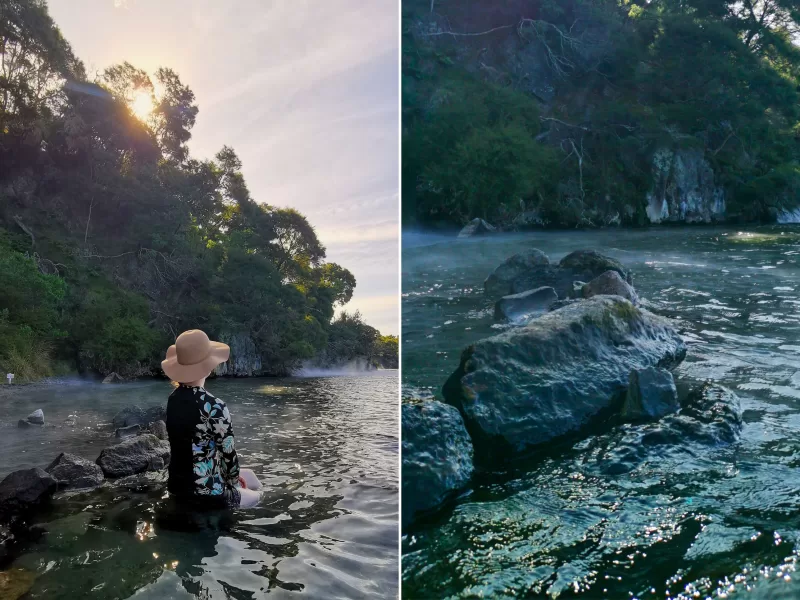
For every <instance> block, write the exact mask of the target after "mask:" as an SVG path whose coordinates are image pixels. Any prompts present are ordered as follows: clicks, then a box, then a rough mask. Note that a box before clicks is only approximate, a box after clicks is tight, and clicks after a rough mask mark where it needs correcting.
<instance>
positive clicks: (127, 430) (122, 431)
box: [114, 425, 142, 438]
mask: <svg viewBox="0 0 800 600" xmlns="http://www.w3.org/2000/svg"><path fill="white" fill-rule="evenodd" d="M141 431H142V427H141V425H128V426H127V427H119V428H118V429H117V430H116V431H115V432H114V437H116V438H126V437H131V436H132V435H139V433H140V432H141Z"/></svg>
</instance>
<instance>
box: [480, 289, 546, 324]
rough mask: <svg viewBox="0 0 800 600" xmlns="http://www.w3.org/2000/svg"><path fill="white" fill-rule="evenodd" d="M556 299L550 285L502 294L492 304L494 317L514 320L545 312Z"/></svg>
mask: <svg viewBox="0 0 800 600" xmlns="http://www.w3.org/2000/svg"><path fill="white" fill-rule="evenodd" d="M556 300H558V295H557V294H556V291H555V290H554V289H553V288H551V287H540V288H536V289H535V290H528V291H527V292H520V293H519V294H511V295H510V296H503V297H502V298H500V300H498V301H497V302H496V303H495V305H494V318H495V320H496V321H503V320H505V321H514V320H517V319H519V318H521V317H524V316H527V315H531V314H534V313H537V312H545V311H547V309H548V308H549V307H550V306H551V305H552V304H553V303H554V302H555V301H556Z"/></svg>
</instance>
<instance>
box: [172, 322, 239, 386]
mask: <svg viewBox="0 0 800 600" xmlns="http://www.w3.org/2000/svg"><path fill="white" fill-rule="evenodd" d="M230 355H231V349H230V347H229V346H228V345H227V344H223V343H222V342H212V341H211V340H209V339H208V336H207V335H206V334H205V332H203V331H200V330H199V329H190V330H189V331H184V332H183V333H182V334H180V335H179V336H178V339H177V340H175V344H173V345H172V346H170V347H169V348H168V349H167V358H165V359H164V360H163V361H161V368H162V369H164V373H166V374H167V377H169V378H170V379H172V380H173V381H177V382H178V383H191V382H193V381H198V380H199V379H203V378H204V377H208V375H209V374H210V373H211V371H213V370H214V369H215V368H216V366H217V365H219V364H221V363H224V362H225V361H226V360H228V357H229V356H230Z"/></svg>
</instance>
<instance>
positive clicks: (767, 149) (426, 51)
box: [402, 0, 800, 226]
mask: <svg viewBox="0 0 800 600" xmlns="http://www.w3.org/2000/svg"><path fill="white" fill-rule="evenodd" d="M403 7H404V18H403V198H402V201H403V220H404V223H405V224H406V225H411V224H434V223H439V222H447V223H451V224H459V225H460V224H463V223H464V222H465V221H466V220H468V219H471V218H474V217H476V216H480V217H483V218H486V219H488V220H490V221H493V222H497V223H499V224H503V225H509V224H510V223H511V221H513V219H514V218H515V217H517V216H519V215H520V214H521V213H525V212H526V211H527V212H529V213H530V212H531V211H533V212H535V213H536V214H537V215H538V217H539V219H540V222H545V223H548V224H550V225H553V226H575V225H578V226H598V225H604V224H607V223H610V222H617V221H620V222H622V223H624V224H630V225H639V224H643V223H645V222H646V217H645V213H644V211H645V204H646V197H647V194H648V192H649V191H651V190H652V189H653V184H654V173H653V157H654V155H655V153H656V152H658V151H660V150H662V149H668V150H677V149H681V148H693V149H697V150H699V151H700V152H701V154H702V156H704V157H705V160H706V161H708V163H710V165H711V166H712V168H713V170H714V173H715V179H716V181H717V182H718V183H719V184H721V185H722V186H723V187H724V189H725V192H726V197H727V200H728V206H727V209H728V216H729V217H730V218H731V219H735V220H740V221H758V220H764V219H770V218H774V216H775V213H776V211H778V210H780V209H782V208H787V207H796V206H798V205H800V187H798V185H797V183H798V182H797V169H798V156H799V154H800V153H798V143H797V139H798V137H797V131H798V125H800V91H799V90H800V50H798V48H797V47H796V45H795V44H794V42H793V40H794V38H795V37H796V35H797V33H798V32H800V16H799V15H800V11H799V10H798V8H800V5H798V4H797V3H796V2H794V1H790V0H786V1H784V0H754V1H753V2H745V3H741V2H732V1H725V0H689V1H688V2H685V1H680V2H679V1H677V0H654V1H644V0H642V1H637V0H632V1H630V2H629V1H627V0H626V1H625V2H617V1H615V0H567V1H564V2H552V1H549V0H530V1H528V2H517V1H516V0H515V1H513V2H509V3H486V2H481V1H480V0H463V1H462V2H458V3H452V2H433V3H431V2H429V1H427V0H425V1H423V0H406V2H404V3H403Z"/></svg>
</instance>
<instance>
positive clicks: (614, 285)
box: [581, 271, 639, 304]
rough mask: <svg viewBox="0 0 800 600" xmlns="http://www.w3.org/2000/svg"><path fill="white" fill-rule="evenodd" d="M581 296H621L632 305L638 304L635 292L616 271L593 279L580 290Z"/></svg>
mask: <svg viewBox="0 0 800 600" xmlns="http://www.w3.org/2000/svg"><path fill="white" fill-rule="evenodd" d="M581 295H582V296H583V297H584V298H591V297H592V296H622V297H623V298H625V299H626V300H630V301H631V302H633V303H634V304H638V303H639V296H638V295H637V294H636V290H634V289H633V286H632V285H630V284H629V283H628V282H626V281H624V280H623V279H622V277H621V276H620V274H619V273H617V272H616V271H606V272H605V273H603V274H602V275H600V276H598V277H595V278H594V279H592V280H591V281H590V282H589V283H587V284H586V285H584V286H583V287H582V288H581Z"/></svg>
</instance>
